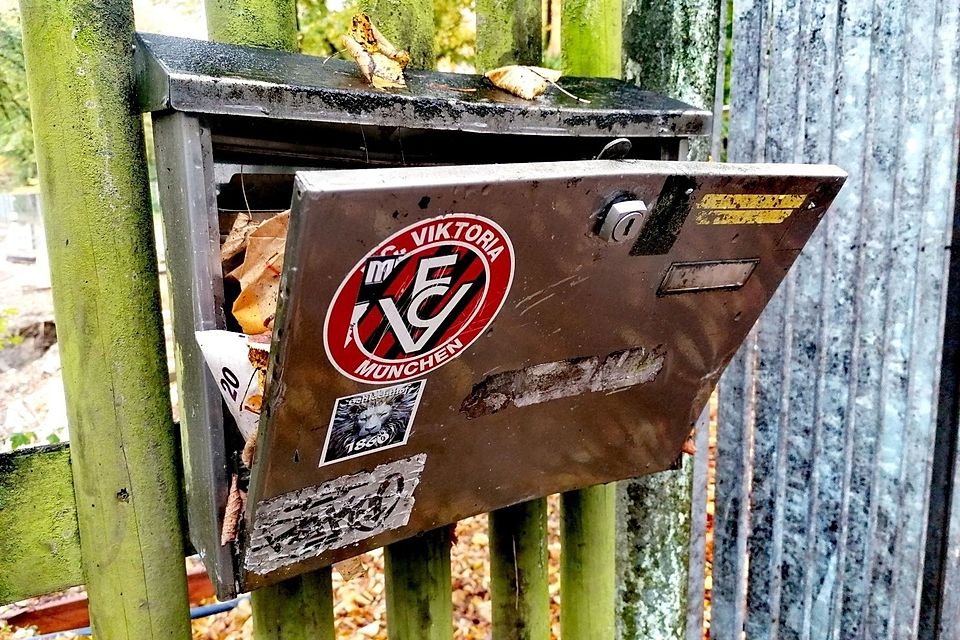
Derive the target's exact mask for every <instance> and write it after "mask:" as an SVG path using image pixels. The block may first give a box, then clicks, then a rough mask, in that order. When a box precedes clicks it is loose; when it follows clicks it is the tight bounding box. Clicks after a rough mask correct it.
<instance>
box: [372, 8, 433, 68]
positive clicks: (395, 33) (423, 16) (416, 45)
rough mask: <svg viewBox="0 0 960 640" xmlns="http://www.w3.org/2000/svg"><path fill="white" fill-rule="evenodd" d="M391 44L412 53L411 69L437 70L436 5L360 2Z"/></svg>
mask: <svg viewBox="0 0 960 640" xmlns="http://www.w3.org/2000/svg"><path fill="white" fill-rule="evenodd" d="M359 8H360V9H361V10H362V11H366V12H367V14H369V15H370V18H371V19H372V20H373V23H374V24H375V25H377V28H378V29H380V31H381V32H383V35H385V36H386V37H387V39H388V40H390V42H392V43H393V44H395V45H396V46H398V47H400V48H401V49H406V50H407V51H409V52H410V68H411V69H433V65H434V59H433V2H427V1H425V0H360V4H359Z"/></svg>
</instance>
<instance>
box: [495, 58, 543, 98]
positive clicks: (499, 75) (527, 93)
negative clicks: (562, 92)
mask: <svg viewBox="0 0 960 640" xmlns="http://www.w3.org/2000/svg"><path fill="white" fill-rule="evenodd" d="M484 75H485V76H486V77H487V79H488V80H489V81H490V82H492V83H493V84H494V85H496V86H497V87H499V88H500V89H503V90H504V91H509V92H510V93H512V94H514V95H517V96H520V97H521V98H524V99H526V100H533V99H534V98H536V97H537V96H539V95H540V94H541V93H543V92H544V91H546V90H547V86H549V85H550V84H551V83H554V82H556V81H557V80H559V79H560V75H561V74H560V72H559V71H557V70H556V69H546V68H544V67H529V66H524V65H519V64H512V65H509V66H506V67H499V68H497V69H491V70H490V71H487V72H486V73H485V74H484Z"/></svg>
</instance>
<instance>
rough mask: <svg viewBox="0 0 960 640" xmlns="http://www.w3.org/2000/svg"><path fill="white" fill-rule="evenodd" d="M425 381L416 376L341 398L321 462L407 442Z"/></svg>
mask: <svg viewBox="0 0 960 640" xmlns="http://www.w3.org/2000/svg"><path fill="white" fill-rule="evenodd" d="M425 384H426V383H425V382H424V381H423V380H416V381H414V382H408V383H406V384H401V385H397V386H395V387H387V388H385V389H376V390H375V391H367V392H366V393H358V394H356V395H353V396H346V397H344V398H338V399H337V401H336V403H334V406H333V415H332V416H331V418H330V428H329V429H327V441H326V444H325V445H324V447H323V456H321V458H320V465H321V466H322V465H325V464H330V463H331V462H338V461H340V460H347V459H349V458H355V457H357V456H362V455H365V454H367V453H370V452H372V451H382V450H384V449H389V448H390V447H398V446H400V445H402V444H406V442H407V437H408V436H409V435H410V428H411V427H412V426H413V419H414V417H416V414H417V407H418V406H419V404H420V396H421V395H422V393H423V387H424V385H425Z"/></svg>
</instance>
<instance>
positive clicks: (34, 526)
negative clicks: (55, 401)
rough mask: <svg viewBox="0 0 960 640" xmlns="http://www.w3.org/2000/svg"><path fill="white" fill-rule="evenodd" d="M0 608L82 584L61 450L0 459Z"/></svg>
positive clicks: (69, 481)
mask: <svg viewBox="0 0 960 640" xmlns="http://www.w3.org/2000/svg"><path fill="white" fill-rule="evenodd" d="M0 531H3V536H0V605H2V604H9V603H11V602H16V601H18V600H23V599H25V598H29V597H31V596H38V595H42V594H45V593H51V592H53V591H60V590H62V589H66V588H68V587H72V586H74V585H78V584H80V583H82V582H83V572H82V571H81V568H80V534H79V532H78V530H77V507H76V502H75V501H74V497H73V478H72V476H71V474H70V449H69V447H68V445H66V444H58V445H51V446H47V447H41V448H35V449H26V450H24V449H21V450H19V451H14V452H13V453H7V454H3V455H0Z"/></svg>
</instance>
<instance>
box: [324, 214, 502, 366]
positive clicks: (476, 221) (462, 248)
mask: <svg viewBox="0 0 960 640" xmlns="http://www.w3.org/2000/svg"><path fill="white" fill-rule="evenodd" d="M513 267H514V257H513V246H512V245H511V244H510V238H508V237H507V234H506V232H504V230H503V229H501V228H500V226H499V225H497V224H496V223H495V222H493V221H492V220H488V219H486V218H482V217H480V216H475V215H472V214H469V213H455V214H451V215H446V216H441V217H439V218H431V219H430V220H424V221H422V222H418V223H416V224H413V225H411V226H409V227H407V228H405V229H403V230H401V231H398V232H397V233H395V234H393V235H392V236H390V237H389V238H387V239H386V240H384V241H383V242H381V243H380V244H379V245H378V246H377V247H376V248H375V249H374V250H373V251H371V252H370V253H368V254H367V255H366V256H364V258H363V259H362V260H361V261H360V262H359V263H357V265H356V266H355V267H354V268H353V269H352V270H351V271H350V273H349V274H348V275H347V277H346V278H345V279H344V280H343V282H342V283H340V287H339V288H338V289H337V292H336V294H334V296H333V302H331V303H330V308H329V309H328V310H327V318H326V320H325V322H324V327H323V342H324V347H325V348H326V351H327V355H328V356H329V358H330V362H332V363H333V365H334V366H335V367H336V368H337V369H338V370H339V371H340V372H341V373H342V374H343V375H345V376H347V377H348V378H351V379H353V380H356V381H358V382H366V383H371V384H387V383H391V384H392V383H395V382H402V381H403V380H409V379H411V378H416V377H418V376H422V375H424V374H426V373H429V372H430V371H433V370H434V369H436V368H437V367H440V366H442V365H444V364H446V363H447V362H448V361H450V360H452V359H453V358H456V357H457V356H458V355H460V354H461V353H463V352H464V351H465V350H466V349H467V347H469V346H470V344H471V343H472V342H473V341H474V340H476V339H477V338H478V337H480V335H481V334H482V333H483V332H484V331H485V330H486V328H487V327H488V326H490V323H491V322H493V319H494V318H496V316H497V313H498V312H499V311H500V307H502V306H503V303H504V300H506V298H507V293H508V292H509V291H510V285H511V283H512V282H513Z"/></svg>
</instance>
